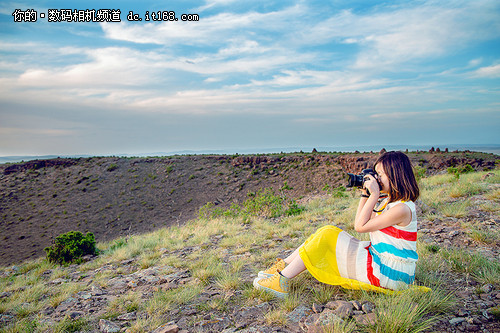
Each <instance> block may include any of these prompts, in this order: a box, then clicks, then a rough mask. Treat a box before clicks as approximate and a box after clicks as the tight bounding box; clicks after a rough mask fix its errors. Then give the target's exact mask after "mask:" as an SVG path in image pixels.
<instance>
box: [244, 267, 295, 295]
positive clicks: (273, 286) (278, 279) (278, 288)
mask: <svg viewBox="0 0 500 333" xmlns="http://www.w3.org/2000/svg"><path fill="white" fill-rule="evenodd" d="M289 283H290V279H287V278H286V277H284V276H283V275H281V274H280V272H279V271H277V272H276V273H275V274H274V275H273V276H271V277H268V278H266V279H262V278H256V279H255V280H253V286H254V287H255V288H256V289H259V290H264V291H267V292H270V293H273V294H274V295H276V296H278V297H280V298H283V297H286V296H287V295H288V289H289V288H290V287H289Z"/></svg>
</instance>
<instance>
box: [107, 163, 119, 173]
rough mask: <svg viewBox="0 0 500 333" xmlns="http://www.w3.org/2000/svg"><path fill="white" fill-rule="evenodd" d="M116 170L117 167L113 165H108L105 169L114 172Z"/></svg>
mask: <svg viewBox="0 0 500 333" xmlns="http://www.w3.org/2000/svg"><path fill="white" fill-rule="evenodd" d="M116 169H118V165H116V164H115V163H112V164H110V165H109V166H108V168H107V170H108V171H114V170H116Z"/></svg>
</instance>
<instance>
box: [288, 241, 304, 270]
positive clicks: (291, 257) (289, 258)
mask: <svg viewBox="0 0 500 333" xmlns="http://www.w3.org/2000/svg"><path fill="white" fill-rule="evenodd" d="M302 245H304V244H302ZM302 245H300V246H299V247H298V248H296V249H295V251H293V252H292V254H290V255H289V256H288V257H286V258H285V259H283V260H284V261H285V263H286V264H287V265H288V264H290V263H291V262H292V261H293V259H295V258H296V257H297V256H298V255H299V249H300V247H301V246H302Z"/></svg>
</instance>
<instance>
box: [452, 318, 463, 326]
mask: <svg viewBox="0 0 500 333" xmlns="http://www.w3.org/2000/svg"><path fill="white" fill-rule="evenodd" d="M464 321H465V318H463V317H455V318H452V319H450V320H449V323H450V324H451V325H458V324H460V323H461V322H464Z"/></svg>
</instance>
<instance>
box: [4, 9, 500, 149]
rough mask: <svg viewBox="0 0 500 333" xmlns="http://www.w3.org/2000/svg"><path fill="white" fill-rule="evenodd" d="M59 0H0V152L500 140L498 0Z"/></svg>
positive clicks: (482, 142) (456, 142) (410, 143)
mask: <svg viewBox="0 0 500 333" xmlns="http://www.w3.org/2000/svg"><path fill="white" fill-rule="evenodd" d="M67 3H68V2H67V1H24V2H9V1H2V2H1V3H0V57H1V58H0V87H1V88H0V108H1V110H0V155H43V154H91V155H104V154H121V153H130V154H134V153H136V154H139V153H148V152H169V151H179V150H232V151H234V152H238V151H243V150H245V149H257V150H259V149H262V150H264V149H267V148H275V147H282V148H287V147H335V146H353V145H360V146H366V145H389V144H399V145H439V144H466V143H472V144H500V140H499V137H500V136H499V133H500V131H499V129H500V94H499V88H500V2H498V1H497V0H491V1H489V0H485V1H482V0H478V1H393V2H380V3H377V2H375V1H300V0H297V1H270V0H265V1H260V0H254V1H235V0H206V1H168V2H163V1H159V2H156V1H142V2H140V3H139V2H130V1H108V2H102V1H85V2H72V3H71V7H70V8H69V9H77V10H85V9H96V10H97V9H120V10H121V16H120V18H121V22H119V23H118V22H103V23H98V22H93V23H75V22H72V23H69V22H57V23H55V22H48V20H47V18H44V19H42V18H40V14H41V13H45V14H46V15H47V13H48V10H49V9H68V5H67ZM80 3H81V4H80ZM15 9H21V10H27V9H34V10H36V11H37V13H38V21H37V22H14V17H13V15H12V13H13V12H14V10H15ZM131 10H132V11H134V13H136V14H139V16H140V17H141V18H143V21H141V22H129V21H128V20H127V14H128V12H129V11H131ZM158 10H162V11H175V12H176V16H177V18H179V20H178V21H174V22H153V21H149V22H146V21H144V20H145V13H146V11H149V12H150V13H151V12H153V11H155V12H156V11H158ZM183 13H189V14H198V15H199V21H186V22H183V21H181V19H180V15H181V14H183Z"/></svg>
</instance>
